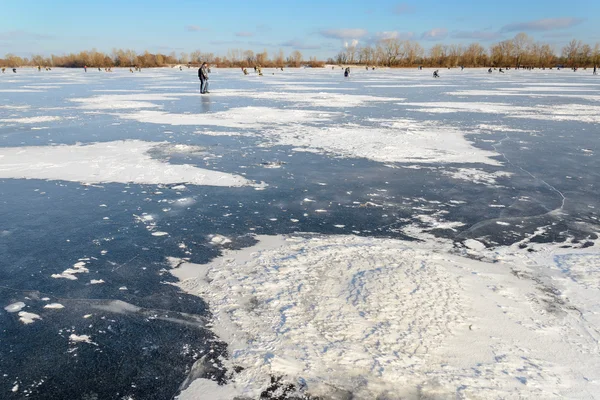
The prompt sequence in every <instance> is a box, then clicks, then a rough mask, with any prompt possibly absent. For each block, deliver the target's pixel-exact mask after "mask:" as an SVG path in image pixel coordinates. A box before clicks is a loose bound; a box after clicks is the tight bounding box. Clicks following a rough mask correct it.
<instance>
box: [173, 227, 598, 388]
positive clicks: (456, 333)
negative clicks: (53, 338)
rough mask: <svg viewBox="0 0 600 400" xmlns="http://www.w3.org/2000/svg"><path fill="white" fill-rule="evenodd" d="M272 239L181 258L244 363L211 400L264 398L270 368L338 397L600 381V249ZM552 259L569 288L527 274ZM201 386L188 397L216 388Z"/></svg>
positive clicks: (187, 277)
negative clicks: (574, 273)
mask: <svg viewBox="0 0 600 400" xmlns="http://www.w3.org/2000/svg"><path fill="white" fill-rule="evenodd" d="M259 240H260V243H259V244H258V245H257V246H255V247H252V248H247V249H244V250H241V251H229V252H226V253H225V254H223V256H222V257H220V258H219V259H217V260H215V261H213V262H212V263H210V264H208V265H194V264H189V263H183V264H180V261H179V260H171V262H172V263H173V264H174V265H178V264H180V265H179V266H178V267H177V268H176V269H174V270H173V271H172V273H173V274H174V275H175V276H177V277H179V278H180V279H181V283H180V286H181V288H183V289H184V290H185V291H187V292H189V293H193V294H196V295H199V296H201V297H202V298H204V299H207V300H208V302H209V304H210V306H211V310H212V312H213V315H214V325H215V326H214V330H215V332H216V333H217V334H218V335H219V336H220V337H221V338H222V339H224V340H225V341H226V342H227V343H228V344H229V346H230V354H231V358H230V359H228V360H227V361H226V365H229V366H230V367H233V366H241V367H243V368H244V370H243V371H242V372H240V373H239V374H234V375H233V377H232V380H231V383H230V384H229V385H227V386H225V387H219V386H214V387H213V388H212V390H213V391H214V394H211V398H232V397H227V396H231V395H232V394H235V395H238V396H247V397H248V398H257V397H258V396H259V395H260V393H261V391H262V390H264V388H265V387H266V386H268V384H269V380H268V377H269V376H284V377H286V378H288V379H289V380H290V381H291V382H293V383H295V384H296V385H305V386H306V387H307V388H308V389H309V393H311V394H313V395H317V396H324V398H334V399H337V398H358V399H375V398H385V399H404V398H435V399H438V398H439V399H446V398H461V399H462V398H465V399H501V398H502V399H517V398H525V399H551V398H593V397H594V396H595V394H597V393H599V392H600V380H599V379H600V369H599V362H600V360H599V358H598V353H597V351H598V339H599V336H598V335H599V333H598V327H599V324H600V318H599V317H598V312H599V311H600V304H599V302H598V301H597V299H598V288H597V280H596V279H597V276H596V275H597V274H598V268H599V265H600V264H598V254H597V253H596V254H594V253H593V252H588V251H580V252H577V253H569V255H568V256H567V257H565V256H564V255H563V254H564V251H561V250H560V249H558V248H557V247H553V246H551V245H549V246H540V248H539V250H540V253H541V255H534V256H530V255H523V254H519V253H518V248H516V247H515V248H505V249H499V250H495V251H485V250H482V248H481V247H480V246H477V244H478V242H476V241H473V242H474V243H469V244H470V246H471V247H472V248H473V249H475V250H476V252H475V251H473V250H468V249H467V250H462V251H453V246H452V243H451V241H448V242H444V241H441V240H435V239H433V238H429V240H428V242H427V241H425V242H422V243H415V242H402V241H396V240H384V239H371V238H360V237H354V236H318V235H315V236H287V237H282V236H276V237H260V238H259ZM479 244H480V243H479ZM468 253H471V254H475V253H476V254H477V255H478V256H479V257H483V260H482V261H476V260H472V259H469V258H466V256H467V255H468ZM557 259H560V260H561V263H562V265H561V266H559V265H558V262H557ZM492 262H494V263H492ZM584 265H586V266H587V267H584ZM565 266H566V267H569V268H577V269H579V271H581V272H584V271H585V272H587V271H588V270H590V269H591V270H593V272H592V273H593V274H595V275H592V276H596V279H593V278H591V277H589V275H587V274H586V275H587V276H588V278H586V281H587V280H588V279H592V280H594V283H593V285H594V287H593V288H592V287H588V286H587V285H579V284H578V283H577V282H575V281H573V280H572V279H570V278H569V277H566V276H561V275H560V274H559V273H558V271H559V270H560V269H564V268H565ZM540 270H545V271H546V273H547V274H548V275H550V276H552V278H551V282H552V284H554V285H559V286H561V287H563V288H564V290H565V292H566V293H567V294H566V295H565V296H553V295H552V293H551V292H549V291H548V287H546V286H544V284H543V283H540V282H537V283H536V282H535V281H533V280H530V279H526V278H524V277H527V276H532V275H536V274H537V273H539V271H540ZM586 283H587V282H586ZM197 385H198V386H195V384H192V385H191V386H190V387H189V388H188V389H187V391H184V392H183V393H182V395H181V396H180V399H195V398H198V397H197V396H199V395H200V394H201V393H206V392H203V391H205V390H208V389H207V388H206V384H205V383H203V382H201V381H200V382H198V383H197ZM221 392H222V393H223V395H220V394H219V393H221ZM350 396H353V397H350ZM419 396H422V397H419Z"/></svg>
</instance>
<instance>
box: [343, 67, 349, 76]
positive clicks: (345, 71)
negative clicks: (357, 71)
mask: <svg viewBox="0 0 600 400" xmlns="http://www.w3.org/2000/svg"><path fill="white" fill-rule="evenodd" d="M344 76H345V77H346V78H347V77H349V76H350V67H346V69H345V70H344Z"/></svg>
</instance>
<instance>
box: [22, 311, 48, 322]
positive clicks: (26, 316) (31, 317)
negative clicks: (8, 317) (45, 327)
mask: <svg viewBox="0 0 600 400" xmlns="http://www.w3.org/2000/svg"><path fill="white" fill-rule="evenodd" d="M38 319H42V318H41V317H40V316H39V315H37V314H34V313H30V312H27V311H20V312H19V320H20V321H21V322H22V323H24V324H25V325H29V324H33V323H34V322H35V321H36V320H38Z"/></svg>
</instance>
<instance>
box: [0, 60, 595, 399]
mask: <svg viewBox="0 0 600 400" xmlns="http://www.w3.org/2000/svg"><path fill="white" fill-rule="evenodd" d="M20 72H21V71H20ZM89 72H91V71H88V74H84V73H82V71H78V70H74V69H72V70H63V69H55V70H53V71H52V73H48V74H38V73H36V72H35V71H29V70H24V71H23V72H22V73H20V74H19V75H18V76H17V77H12V76H11V78H12V79H10V80H6V79H0V93H2V97H3V98H4V99H5V101H3V104H2V105H0V118H1V119H2V121H0V140H1V141H2V143H1V144H0V180H2V182H1V183H2V185H0V186H1V187H2V201H3V206H4V205H6V206H4V207H5V208H3V209H2V211H5V209H6V212H5V213H4V214H2V216H3V218H2V219H1V223H2V226H0V241H1V243H0V256H1V257H2V259H3V260H8V261H7V262H6V264H8V265H9V269H10V273H6V274H5V275H4V276H5V278H6V279H5V280H6V281H7V282H5V283H3V284H4V285H7V286H10V287H11V288H19V287H21V286H23V285H24V282H25V283H26V285H25V286H26V287H27V292H26V293H24V294H23V295H21V296H18V295H16V294H15V293H16V292H13V291H12V290H8V291H5V293H7V295H5V297H4V304H5V305H8V306H6V307H5V311H6V312H11V313H12V314H6V313H5V317H6V318H12V319H13V320H14V321H13V322H14V323H12V324H10V323H9V324H8V325H7V329H13V328H14V329H16V330H18V332H19V335H11V336H7V337H6V338H5V339H6V341H7V345H6V346H4V347H3V349H5V350H4V352H2V351H0V353H1V354H0V358H3V360H10V359H11V357H12V356H10V355H8V352H9V351H11V350H10V349H13V348H15V347H14V346H18V345H20V343H19V341H20V340H29V341H30V342H27V346H23V347H21V349H23V351H24V352H25V353H26V352H27V351H29V354H25V355H24V357H25V356H26V357H27V359H28V360H32V362H37V364H36V370H35V371H31V369H26V368H25V367H21V366H20V365H18V364H16V363H15V364H12V365H9V366H7V367H6V366H4V365H3V367H4V370H6V371H8V372H7V374H9V375H10V377H6V379H5V382H4V383H3V386H2V387H0V390H4V391H5V393H9V391H10V390H12V389H11V388H16V390H18V391H19V392H20V393H19V394H23V395H24V393H25V392H24V391H25V390H33V389H31V388H33V387H35V385H36V384H37V383H36V382H39V381H40V379H42V378H40V376H41V375H40V376H37V377H35V378H36V379H35V380H31V381H28V382H26V381H25V380H23V379H22V376H23V375H25V374H30V376H33V375H35V373H36V372H37V368H39V367H40V366H41V365H42V364H43V363H42V361H43V360H51V361H52V363H51V366H52V368H54V364H53V363H54V361H55V359H60V357H63V356H67V357H78V358H77V359H78V360H80V363H67V367H65V368H64V371H63V369H61V370H59V372H58V373H60V374H63V373H64V372H69V371H70V368H71V365H73V366H74V365H76V369H75V372H76V373H81V374H82V375H85V376H97V377H98V379H97V381H94V379H86V380H85V382H86V384H85V385H81V388H79V390H80V392H78V393H77V395H78V397H82V396H83V397H87V396H91V397H93V396H94V392H95V391H98V385H102V382H105V381H108V380H110V381H111V382H112V383H111V387H112V385H113V384H114V385H115V389H114V390H115V391H114V393H112V396H111V395H106V396H104V397H106V398H121V397H130V398H147V397H151V396H152V395H155V394H156V393H158V390H161V389H164V387H165V386H166V385H165V380H167V381H168V380H170V381H171V382H170V383H171V384H172V386H173V389H172V391H171V392H170V393H168V394H166V395H165V396H164V397H165V398H171V397H172V396H174V395H175V392H176V390H177V388H179V387H182V386H180V384H181V382H182V381H184V379H185V376H184V375H185V374H186V373H187V371H189V370H190V367H191V363H193V362H198V359H197V357H199V356H200V354H205V353H204V351H207V352H208V351H209V349H210V351H211V352H210V353H208V354H211V355H212V356H214V358H213V359H211V358H210V356H208V357H206V362H207V363H208V366H207V368H208V370H206V373H205V375H204V376H205V377H211V376H212V377H213V379H218V376H219V374H220V373H223V374H225V376H224V377H223V378H222V382H221V383H223V381H227V384H226V385H219V384H217V383H216V382H214V381H211V380H206V379H196V380H194V379H195V378H197V377H198V376H199V375H194V374H192V373H190V375H189V376H188V379H185V382H186V384H185V385H184V386H187V384H189V383H190V382H191V381H193V382H191V384H190V385H189V387H188V388H187V390H186V391H184V392H183V393H182V394H181V395H180V398H190V399H191V398H194V399H195V398H211V399H212V398H214V399H219V398H224V399H233V398H235V397H236V396H247V398H252V399H253V398H258V397H259V396H260V394H261V392H262V391H263V390H264V389H265V388H266V387H267V386H268V385H269V384H270V382H271V377H281V378H282V384H284V385H286V384H288V383H291V384H294V385H295V386H296V387H297V388H301V389H302V391H303V392H305V393H306V392H308V393H310V394H313V395H322V398H332V399H349V398H356V399H375V398H378V396H379V398H380V399H389V400H392V399H394V400H395V399H398V398H401V397H402V398H405V399H406V398H408V399H411V398H444V399H445V398H461V399H463V398H464V399H478V398H483V399H513V398H514V399H517V398H518V399H545V398H574V399H592V398H594V397H595V395H596V393H600V387H599V386H600V383H599V382H600V372H599V371H600V368H599V365H600V362H599V361H598V360H599V358H598V343H600V337H599V335H598V332H600V306H599V303H598V290H600V285H599V284H598V279H600V275H599V272H600V271H599V270H598V265H599V262H600V261H599V259H598V252H597V250H596V247H597V246H596V244H597V239H596V238H597V236H598V232H599V231H600V228H599V223H600V215H598V210H600V204H598V198H600V196H599V195H598V190H597V186H598V185H597V181H598V179H599V178H600V176H599V175H598V170H599V168H598V162H597V161H596V158H597V157H596V154H597V147H598V146H597V144H598V135H597V131H598V129H597V124H598V123H600V119H599V118H600V117H599V115H600V106H599V105H598V104H599V103H598V99H599V98H600V96H598V93H597V91H598V90H600V81H598V80H595V78H593V77H592V76H591V73H589V74H587V75H586V74H579V73H578V74H575V73H571V72H569V71H507V73H506V74H503V75H499V74H493V75H489V74H487V72H486V70H483V69H482V70H477V69H466V70H465V71H458V70H455V69H453V70H447V71H446V70H442V71H441V74H442V77H441V78H440V79H438V80H433V79H432V78H431V70H427V69H426V70H425V71H417V70H416V69H415V70H409V69H398V70H390V69H383V68H382V69H377V70H376V71H365V70H364V69H362V70H360V69H353V71H352V74H351V77H350V78H349V79H344V78H343V76H342V73H341V70H339V69H336V70H334V71H331V70H330V69H310V68H306V69H286V71H285V72H280V71H274V72H275V75H272V74H271V71H265V72H266V73H265V76H263V77H259V76H256V75H252V76H250V77H244V76H243V75H242V74H241V73H240V71H239V70H233V69H232V70H221V69H216V68H215V69H214V70H213V74H212V75H211V85H212V86H211V92H212V93H211V94H210V95H208V96H200V95H199V94H198V93H196V91H197V89H198V82H197V76H195V72H196V71H194V70H186V71H179V70H178V69H177V70H171V69H148V70H144V71H143V72H142V73H136V74H131V73H129V72H128V71H127V70H121V69H116V70H115V72H114V73H113V74H108V73H101V72H98V73H97V74H96V73H94V74H90V73H89ZM3 78H4V77H3ZM32 128H35V129H32ZM166 139H167V140H169V142H165V140H166ZM23 178H24V179H41V180H50V182H44V181H31V180H30V181H25V180H21V179H23ZM263 180H264V181H266V182H268V183H269V187H268V188H269V190H268V191H260V190H262V189H264V188H265V185H259V184H256V183H255V182H261V181H263ZM60 181H72V182H82V183H86V184H98V183H107V184H103V185H85V186H81V185H77V184H69V183H68V182H60ZM129 183H136V184H143V185H145V186H136V185H129ZM203 186H225V187H228V186H230V187H239V186H250V187H251V186H254V188H255V189H257V190H258V191H254V190H246V189H239V190H238V189H236V190H233V191H230V190H228V189H223V188H216V187H203ZM240 193H241V195H240ZM65 216H68V217H65ZM307 231H308V232H320V233H319V234H306V233H296V234H290V232H307ZM38 232H42V233H43V235H41V234H38ZM249 232H260V233H261V235H263V236H258V237H253V236H250V235H249V234H248V233H249ZM282 233H286V234H288V235H282ZM264 234H268V235H269V236H264ZM352 234H355V235H357V236H352ZM358 235H360V236H358ZM370 236H377V237H378V238H377V239H376V238H373V237H370ZM407 236H409V237H412V238H415V239H417V240H418V241H404V240H399V239H397V240H394V239H392V238H405V237H407ZM384 238H386V239H384ZM255 239H256V240H258V241H259V242H258V244H255ZM552 242H556V243H552ZM507 243H508V244H507ZM43 246H47V247H43ZM3 249H5V251H4V252H2V251H3ZM8 250H10V251H8ZM84 255H87V256H84ZM32 257H35V262H28V260H29V259H30V258H32ZM79 257H84V258H80V259H78V258H79ZM163 257H166V258H167V262H166V263H161V262H160V260H162V259H163ZM214 257H216V258H214ZM211 259H212V261H211V262H209V260H211ZM70 260H73V261H70ZM75 260H76V261H75ZM194 262H206V263H205V264H195V263H194ZM168 266H170V267H171V272H172V273H173V275H175V276H176V277H177V278H179V279H180V282H179V283H177V285H179V286H180V287H181V288H183V289H184V290H185V291H186V292H187V293H182V292H181V290H180V289H179V288H177V287H176V288H174V287H173V286H172V285H168V284H166V283H167V282H168V283H172V282H173V277H171V276H169V275H168V273H167V271H168ZM40 271H41V274H40ZM5 272H6V271H5ZM50 277H53V278H58V279H49V278H50ZM32 288H35V289H36V291H33V290H30V289H32ZM37 290H39V293H53V295H52V296H53V299H56V300H52V301H61V302H63V303H64V302H65V301H66V300H64V301H63V300H59V299H66V298H78V299H79V298H81V300H78V301H77V302H73V301H69V302H68V303H64V304H65V305H66V306H67V307H65V308H64V309H62V308H61V307H62V304H60V303H49V302H50V301H51V299H50V298H48V297H42V299H41V302H40V301H39V297H38V295H39V293H38V292H37ZM190 294H191V295H194V296H200V297H201V299H199V298H193V297H192V296H191V295H190ZM43 296H46V295H43ZM90 296H92V297H94V298H93V299H87V298H86V297H90ZM123 296H125V297H123ZM40 297H41V296H40ZM98 297H100V298H102V299H104V300H97V298H98ZM121 298H122V299H125V300H126V301H127V302H125V301H121V300H116V299H121ZM155 299H156V300H158V299H160V300H159V301H160V308H159V309H146V308H143V307H146V306H147V304H148V303H151V302H154V301H155ZM19 300H22V301H19ZM203 300H205V301H206V302H207V304H208V306H209V309H208V310H207V311H206V314H203V315H201V316H200V317H198V318H196V317H194V318H191V317H190V315H191V314H190V315H187V314H186V316H183V313H181V310H182V309H186V311H185V312H188V311H189V312H190V313H196V312H199V311H198V309H200V308H203V307H199V304H203V303H202V301H203ZM15 302H17V303H15ZM25 302H26V303H27V304H25ZM88 302H91V305H90V306H88V308H87V309H84V307H85V304H87V303H88ZM11 303H12V304H11ZM26 306H27V307H28V309H27V311H34V312H36V313H37V314H33V313H29V312H24V311H23V310H24V308H25V307H26ZM152 307H154V306H152ZM176 313H181V314H182V316H181V318H180V317H174V315H175V314H176ZM38 314H39V315H38ZM209 315H212V316H213V317H214V320H213V321H212V322H213V323H212V324H209V325H206V324H205V322H206V321H205V320H204V318H205V317H206V318H208V316H209ZM82 317H83V318H82ZM42 318H43V323H38V324H34V326H25V325H24V324H30V323H33V322H36V321H37V320H38V319H42ZM17 319H19V320H20V321H21V322H18V321H17ZM131 321H134V322H133V324H134V325H132V322H131ZM159 321H160V323H161V324H162V323H164V324H165V325H161V326H159V325H158V324H157V322H159ZM190 321H193V322H190ZM9 322H10V321H9ZM137 323H140V324H148V326H152V329H148V330H145V329H138V328H137V327H138V325H135V324H137ZM169 324H176V325H177V327H176V329H175V332H176V334H175V335H171V336H165V337H167V338H168V339H167V340H165V337H163V336H153V335H154V333H155V332H160V330H161V329H163V328H166V327H167V326H169ZM11 325H12V326H13V327H12V328H11ZM181 327H188V328H192V330H193V331H194V332H199V331H200V330H201V329H206V328H209V329H210V330H211V331H213V332H214V333H215V334H217V338H214V337H210V336H207V337H202V339H198V340H195V341H190V340H189V337H184V335H181V332H182V331H181V330H180V328H181ZM61 329H63V330H61ZM112 329H115V331H116V329H123V331H122V332H124V331H125V329H126V330H127V332H128V334H127V335H119V336H118V339H117V340H118V342H117V341H114V340H113V341H112V342H109V341H104V340H100V338H101V337H109V335H110V334H112V332H114V331H113V330H112ZM43 331H45V332H50V333H47V335H49V336H43V335H42V332H43ZM56 332H61V334H60V335H57V334H56ZM65 332H67V333H66V334H64V333H65ZM75 332H77V333H75ZM109 332H111V333H109ZM82 333H85V334H82ZM69 334H70V336H68V335H69ZM115 337H116V336H115ZM53 338H54V339H56V338H58V339H60V340H59V341H58V342H54V343H53V344H52V345H51V346H50V345H48V343H49V342H52V339H53ZM67 338H68V339H69V340H68V341H67ZM92 338H93V339H96V338H98V342H100V343H101V344H102V347H101V348H98V350H101V351H102V353H101V354H102V357H101V359H102V360H108V361H107V362H108V363H111V362H114V360H120V359H121V358H122V357H123V355H125V357H130V356H131V355H132V352H133V351H134V350H133V349H135V348H136V346H137V345H139V344H140V343H143V346H144V356H143V357H142V358H140V359H134V358H128V360H130V361H129V362H128V364H133V363H139V364H137V365H135V366H134V368H138V367H139V371H142V370H144V371H146V372H144V376H148V377H149V379H147V380H146V381H147V384H148V385H147V386H146V389H145V390H146V392H136V391H137V390H141V389H139V388H141V386H142V385H141V383H140V381H139V380H134V379H131V380H130V381H129V380H128V379H129V378H128V377H119V376H116V375H111V372H110V371H112V368H107V369H106V371H98V370H95V369H94V368H96V367H95V366H96V365H97V364H96V362H95V361H94V362H90V359H89V358H87V357H95V356H97V354H100V353H98V352H95V353H94V354H93V355H92V356H90V355H87V356H86V354H85V351H86V349H88V350H89V349H91V350H96V348H95V347H93V348H92V347H91V346H89V344H92V345H94V346H95V345H96V344H95V343H94V342H92ZM207 339H208V340H207ZM219 341H223V342H225V343H226V344H227V345H228V348H227V350H226V351H225V348H224V346H223V350H222V351H221V352H218V351H216V350H215V353H212V349H214V348H216V347H213V346H217V347H218V346H220V345H221V343H220V342H219ZM36 345H39V346H41V348H43V352H39V353H40V354H43V357H44V358H43V359H39V360H36V359H35V357H36V356H37V354H35V351H36V350H35V347H34V346H36ZM168 346H172V348H173V349H174V350H173V354H174V359H177V360H179V361H177V362H173V361H171V360H169V369H168V372H165V373H164V374H163V375H162V376H157V375H158V374H156V373H155V370H154V368H157V367H160V366H161V365H164V364H165V361H166V360H167V359H166V358H162V357H161V358H160V359H157V358H156V357H153V356H150V357H148V354H149V353H147V351H151V352H154V351H162V349H165V348H166V347H168ZM194 346H195V347H196V351H199V350H201V351H199V352H198V353H195V352H191V353H188V352H189V351H190V350H189V349H190V347H194ZM7 349H8V350H7ZM115 349H117V350H115ZM182 349H183V350H182ZM32 354H33V356H32ZM152 354H154V353H152ZM161 354H166V353H161ZM182 354H185V356H182ZM192 354H193V356H192ZM40 357H41V356H40ZM176 357H179V358H176ZM182 357H183V358H182ZM167 358H168V357H167ZM5 362H6V361H5ZM178 362H179V363H181V364H178ZM221 364H223V365H224V366H225V367H226V371H222V370H220V369H219V368H220V365H221ZM28 365H29V364H28ZM145 367H148V368H149V369H150V370H151V371H152V372H151V373H147V371H148V369H144V368H145ZM238 367H241V368H243V370H241V372H236V371H240V368H238ZM73 368H75V367H73ZM210 368H216V369H215V370H210ZM209 370H210V371H209ZM107 371H108V372H107ZM217 371H219V372H217ZM46 372H47V371H45V372H44V374H45V375H44V378H43V379H46V377H47V376H48V374H47V373H46ZM70 372H72V371H70ZM39 373H40V374H42V372H41V368H40V372H39ZM13 374H14V375H15V376H13ZM171 374H172V375H171ZM17 375H19V377H17ZM166 375H168V376H166ZM65 376H66V375H65ZM115 377H116V378H115ZM17 378H18V379H17ZM155 378H159V379H155ZM161 379H162V380H161ZM117 380H120V381H121V383H123V382H124V385H125V386H121V387H118V388H117V386H116V381H117ZM82 382H83V381H82ZM148 382H151V383H148ZM167 383H168V382H167ZM102 386H103V388H104V389H106V385H102ZM38 390H39V391H38V392H37V393H35V392H32V393H31V395H30V396H29V397H31V398H33V397H35V396H36V395H39V396H43V395H48V393H47V392H43V391H42V390H46V387H44V386H40V389H38ZM56 390H61V388H56ZM64 390H69V388H64ZM125 393H127V394H125ZM129 393H132V394H129ZM134 394H135V395H134ZM71 395H72V393H69V394H68V395H64V396H63V397H68V396H71ZM55 397H57V398H58V397H61V396H60V395H58V394H57V395H56V396H55ZM76 397H77V396H76ZM99 397H103V396H102V395H100V396H99Z"/></svg>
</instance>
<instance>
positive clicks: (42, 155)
mask: <svg viewBox="0 0 600 400" xmlns="http://www.w3.org/2000/svg"><path fill="white" fill-rule="evenodd" d="M162 145H164V143H155V142H143V141H138V140H126V141H117V142H106V143H95V144H89V145H73V146H67V145H63V146H41V147H37V146H31V147H11V148H0V178H14V179H47V180H68V181H75V182H82V183H88V184H89V183H103V182H119V183H138V184H154V185H156V184H173V183H182V182H186V183H188V184H191V185H207V186H232V187H238V186H256V185H255V184H254V183H252V182H250V181H248V180H247V179H245V178H242V177H241V176H238V175H232V174H228V173H225V172H219V171H212V170H208V169H203V168H198V167H195V166H192V165H188V164H183V165H176V164H169V163H166V162H162V161H160V160H157V159H154V158H152V157H151V156H150V155H149V154H148V153H149V152H150V151H151V150H154V149H155V148H156V147H157V146H162Z"/></svg>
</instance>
